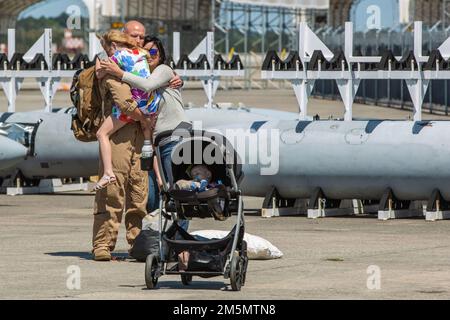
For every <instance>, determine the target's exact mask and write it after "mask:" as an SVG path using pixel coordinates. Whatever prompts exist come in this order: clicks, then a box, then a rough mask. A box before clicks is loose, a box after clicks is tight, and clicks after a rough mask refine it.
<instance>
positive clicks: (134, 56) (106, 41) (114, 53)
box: [92, 30, 161, 191]
mask: <svg viewBox="0 0 450 320" xmlns="http://www.w3.org/2000/svg"><path fill="white" fill-rule="evenodd" d="M100 40H101V44H102V46H103V48H104V49H105V51H106V53H107V54H108V56H109V57H110V59H111V60H112V61H114V62H115V63H116V64H117V65H118V66H119V67H120V68H121V69H122V70H124V71H128V72H131V73H133V74H136V75H138V76H141V77H143V78H147V77H148V76H149V75H150V67H149V65H148V62H147V53H146V52H145V51H144V50H143V49H141V48H139V47H137V46H136V42H135V40H134V39H133V38H131V37H130V36H128V35H126V34H124V33H122V32H120V31H118V30H112V31H109V32H108V33H106V34H104V35H103V36H102V37H101V39H100ZM131 94H132V98H133V100H134V101H136V103H137V106H138V108H139V110H140V111H141V112H142V114H144V115H145V116H147V117H151V118H153V119H156V114H157V110H158V104H159V101H160V99H161V96H160V94H159V93H158V92H157V91H153V92H146V91H144V90H141V89H138V88H131ZM133 121H134V120H133V119H132V118H131V117H129V116H128V115H126V114H124V113H123V112H121V110H120V109H119V108H118V107H117V106H116V105H114V106H113V107H112V113H111V115H110V116H109V117H107V118H106V119H105V120H104V121H103V123H102V125H101V126H100V128H99V130H98V131H97V139H98V142H99V146H100V158H101V160H102V164H103V176H102V177H101V179H100V180H99V182H98V183H97V184H96V185H95V187H94V189H93V190H92V191H98V190H100V189H103V188H105V187H107V186H108V185H109V184H111V183H114V182H116V176H115V174H114V172H113V170H112V155H111V145H110V141H109V139H110V136H111V135H112V134H113V133H114V132H116V131H117V130H119V129H120V128H122V127H123V126H125V125H126V124H127V123H130V122H133ZM141 125H142V130H143V134H144V139H145V142H147V143H148V144H150V137H151V129H150V127H149V126H148V124H147V123H145V122H141Z"/></svg>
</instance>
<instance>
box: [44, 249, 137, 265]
mask: <svg viewBox="0 0 450 320" xmlns="http://www.w3.org/2000/svg"><path fill="white" fill-rule="evenodd" d="M45 254H46V255H49V256H52V257H77V258H80V259H83V260H92V253H91V252H79V251H71V252H64V251H63V252H46V253H45ZM112 257H113V260H120V261H121V260H127V261H130V262H134V261H135V260H134V259H132V258H130V256H129V255H128V253H126V252H116V253H114V252H113V253H112Z"/></svg>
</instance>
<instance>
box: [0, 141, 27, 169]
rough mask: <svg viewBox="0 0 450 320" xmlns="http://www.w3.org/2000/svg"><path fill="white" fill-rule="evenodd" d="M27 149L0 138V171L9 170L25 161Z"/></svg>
mask: <svg viewBox="0 0 450 320" xmlns="http://www.w3.org/2000/svg"><path fill="white" fill-rule="evenodd" d="M26 155H27V148H25V147H24V146H23V145H21V144H20V143H18V142H15V141H13V140H11V139H8V138H6V137H3V136H0V169H6V168H10V167H12V166H14V165H16V164H17V163H19V162H21V161H22V160H23V159H25V157H26Z"/></svg>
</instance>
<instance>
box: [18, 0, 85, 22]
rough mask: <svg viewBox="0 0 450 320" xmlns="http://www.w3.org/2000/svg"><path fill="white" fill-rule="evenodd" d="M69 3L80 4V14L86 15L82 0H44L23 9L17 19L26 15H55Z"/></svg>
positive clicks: (62, 11)
mask: <svg viewBox="0 0 450 320" xmlns="http://www.w3.org/2000/svg"><path fill="white" fill-rule="evenodd" d="M71 5H78V6H80V8H81V14H82V16H87V8H86V6H85V5H84V3H83V1H82V0H44V1H42V2H39V3H37V4H35V5H32V6H30V7H29V8H28V9H26V10H24V11H23V12H22V13H21V14H20V15H19V17H18V19H19V20H20V19H24V18H28V17H33V18H40V17H57V16H59V15H60V14H61V13H64V12H65V11H66V10H67V8H68V7H69V6H71Z"/></svg>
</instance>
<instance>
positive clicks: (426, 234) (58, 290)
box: [0, 193, 450, 300]
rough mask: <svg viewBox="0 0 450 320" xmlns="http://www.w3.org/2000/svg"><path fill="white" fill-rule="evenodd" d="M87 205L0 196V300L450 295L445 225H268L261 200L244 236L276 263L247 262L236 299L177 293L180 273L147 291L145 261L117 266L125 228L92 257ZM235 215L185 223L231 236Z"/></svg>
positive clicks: (249, 201) (331, 221)
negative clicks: (74, 276) (73, 282)
mask: <svg viewBox="0 0 450 320" xmlns="http://www.w3.org/2000/svg"><path fill="white" fill-rule="evenodd" d="M92 204H93V196H92V195H90V194H83V193H73V194H54V195H29V196H16V197H7V196H5V195H0V252H1V259H0V283H1V285H0V298H1V299H5V298H9V299H23V298H25V299H200V300H201V299H219V300H227V299H257V300H260V299H448V298H450V272H448V268H449V265H450V255H449V252H450V233H449V232H448V230H449V228H450V221H439V222H426V221H424V220H423V219H405V220H395V221H378V220H377V219H376V217H375V216H370V215H362V216H358V217H356V216H355V217H346V218H323V219H317V220H309V219H307V218H306V217H302V216H291V217H279V218H269V219H267V218H261V217H260V215H259V209H260V208H261V199H259V198H248V197H247V198H246V200H245V207H246V230H247V232H249V233H251V234H255V235H258V236H261V237H263V238H265V239H267V240H269V241H271V242H272V243H273V244H274V245H275V246H277V247H278V248H279V249H280V250H281V251H282V252H283V253H284V257H283V258H281V259H277V260H266V261H256V260H251V261H250V263H249V269H248V274H247V283H246V285H245V287H243V288H242V291H240V292H233V291H231V290H230V285H229V280H225V279H223V278H222V277H217V278H210V279H200V278H194V281H193V283H192V284H191V285H190V286H183V285H182V284H181V281H180V278H179V277H178V276H163V277H162V278H160V280H159V289H157V290H147V289H146V287H145V281H144V265H145V264H144V263H137V262H135V261H134V260H129V259H126V260H121V259H123V258H125V257H126V256H127V250H128V244H127V243H126V241H125V230H124V227H123V225H122V226H121V229H120V233H119V241H118V244H117V248H116V251H115V257H117V258H118V260H117V261H112V262H94V261H92V260H91V255H90V249H91V236H92V235H91V230H92V221H93V217H92ZM234 218H235V217H233V218H230V219H229V220H227V221H226V222H217V221H214V220H212V219H208V220H200V219H197V220H192V223H191V227H190V230H199V229H219V230H230V229H231V227H232V225H233V224H234V223H235V219H234ZM71 266H76V267H79V270H80V274H81V278H80V279H81V282H80V285H81V288H80V290H70V289H68V287H67V281H68V279H69V276H70V275H69V274H68V273H67V271H68V268H70V267H71ZM371 266H372V267H371ZM373 266H375V267H373ZM376 268H379V271H380V282H379V284H380V287H379V289H378V290H377V289H369V288H376V286H374V285H373V284H374V282H372V281H371V279H372V278H371V277H372V272H373V270H376ZM69 270H70V269H69ZM368 272H369V273H368ZM368 282H369V287H368V286H367V283H368ZM375 283H376V282H375Z"/></svg>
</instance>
